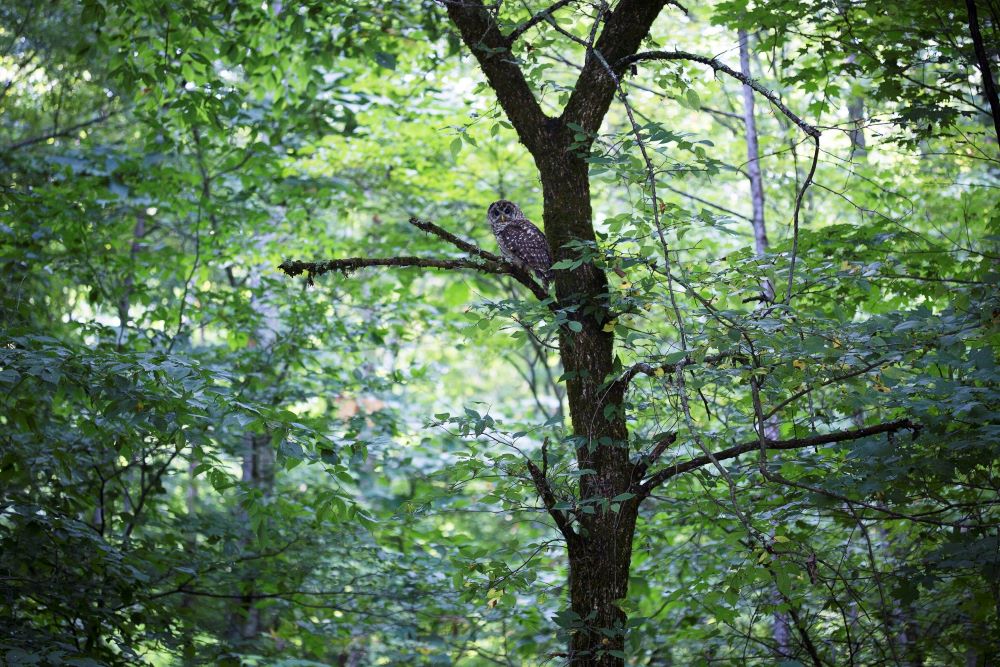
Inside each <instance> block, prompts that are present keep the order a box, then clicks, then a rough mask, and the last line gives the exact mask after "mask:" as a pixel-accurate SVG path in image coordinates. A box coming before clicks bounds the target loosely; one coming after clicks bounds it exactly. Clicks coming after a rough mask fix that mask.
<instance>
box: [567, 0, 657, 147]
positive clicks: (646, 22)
mask: <svg viewBox="0 0 1000 667" xmlns="http://www.w3.org/2000/svg"><path fill="white" fill-rule="evenodd" d="M665 4H667V3H666V2H665V1H664V0H652V1H650V0H621V2H619V3H618V6H617V7H615V9H614V11H612V12H611V13H609V14H608V15H607V20H606V22H605V24H604V30H602V31H601V36H600V37H598V38H597V43H596V44H594V46H593V48H592V49H589V50H588V52H587V58H586V60H585V61H584V65H583V70H582V71H581V72H580V76H579V77H578V78H577V80H576V84H575V85H574V86H573V92H572V94H571V95H570V97H569V101H568V102H567V103H566V108H565V109H564V110H563V114H562V120H563V122H566V123H576V124H577V125H579V126H580V127H582V128H583V129H584V131H585V132H587V133H589V134H593V133H596V132H597V131H598V130H599V129H600V127H601V122H602V121H603V120H604V115H605V114H606V113H607V112H608V108H609V107H610V106H611V100H612V99H613V98H614V95H615V89H616V87H617V84H616V82H615V80H614V79H613V78H612V77H611V76H608V72H607V71H606V70H605V67H604V63H603V62H602V60H603V61H606V62H608V63H615V62H620V61H621V60H622V59H625V58H626V57H627V56H630V55H631V54H634V53H635V52H636V50H637V49H638V48H639V44H640V43H641V42H642V39H643V38H644V37H645V36H646V35H647V34H648V33H649V29H650V27H651V26H652V25H653V21H654V20H656V17H657V16H658V15H659V13H660V10H661V9H663V6H664V5H665ZM595 52H596V53H595Z"/></svg>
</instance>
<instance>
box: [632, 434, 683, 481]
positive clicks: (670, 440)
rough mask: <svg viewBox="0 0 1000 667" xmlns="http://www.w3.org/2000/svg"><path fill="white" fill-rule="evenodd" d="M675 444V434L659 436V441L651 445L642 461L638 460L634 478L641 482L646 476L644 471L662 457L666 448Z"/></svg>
mask: <svg viewBox="0 0 1000 667" xmlns="http://www.w3.org/2000/svg"><path fill="white" fill-rule="evenodd" d="M675 442H677V434H676V433H665V434H663V435H661V436H660V439H659V440H657V441H656V444H655V445H653V449H652V450H650V452H649V454H647V455H646V456H644V457H642V459H640V460H639V463H637V464H636V466H635V473H634V478H635V479H638V480H641V479H642V476H643V475H645V474H646V471H647V470H649V469H650V468H651V467H652V465H653V464H654V463H656V462H657V461H658V460H659V459H660V457H661V456H663V452H665V451H667V447H669V446H670V445H672V444H674V443H675Z"/></svg>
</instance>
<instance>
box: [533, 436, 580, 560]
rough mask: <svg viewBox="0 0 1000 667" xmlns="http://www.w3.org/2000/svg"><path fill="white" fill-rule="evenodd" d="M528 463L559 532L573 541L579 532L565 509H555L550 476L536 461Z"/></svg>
mask: <svg viewBox="0 0 1000 667" xmlns="http://www.w3.org/2000/svg"><path fill="white" fill-rule="evenodd" d="M543 460H544V453H543ZM526 463H527V465H528V472H529V473H531V481H532V482H534V484H535V489H536V490H537V491H538V496H539V497H540V498H541V499H542V503H543V504H544V505H545V509H546V510H548V512H549V516H551V517H552V520H553V521H555V522H556V527H558V528H559V532H560V533H562V534H563V537H565V538H566V542H567V544H568V543H570V542H572V541H573V540H575V539H576V538H577V534H576V532H574V530H573V527H572V526H571V525H570V522H569V520H568V519H567V517H566V515H565V514H564V513H563V511H562V510H557V509H555V506H556V497H555V494H554V493H552V487H550V486H549V480H548V478H547V477H546V476H545V474H544V473H543V472H542V471H541V470H540V469H539V468H538V466H537V465H536V464H535V462H534V461H532V460H531V459H527V460H526ZM546 467H547V466H546Z"/></svg>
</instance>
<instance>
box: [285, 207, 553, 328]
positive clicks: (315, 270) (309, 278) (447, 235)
mask: <svg viewBox="0 0 1000 667" xmlns="http://www.w3.org/2000/svg"><path fill="white" fill-rule="evenodd" d="M410 224H411V225H413V226H414V227H417V228H418V229H421V230H423V231H425V232H427V233H428V234H433V235H435V236H437V237H439V238H441V239H444V240H445V241H447V242H448V243H450V244H452V245H453V246H455V247H456V248H458V249H460V250H462V251H463V252H466V253H468V254H470V255H473V256H474V257H475V258H477V259H437V258H434V257H405V256H404V257H346V258H344V259H327V260H320V261H316V262H303V261H301V260H296V259H286V260H285V261H284V262H282V263H281V264H279V265H278V268H279V269H281V270H282V271H284V272H285V274H286V275H289V276H292V277H295V276H299V275H302V274H303V273H304V274H306V283H307V284H310V285H311V284H312V282H313V278H315V277H316V276H321V275H323V274H324V273H329V272H330V271H340V272H341V273H343V274H344V275H345V276H346V275H348V274H351V273H354V272H355V271H357V270H358V269H364V268H367V267H372V266H395V267H402V268H406V267H417V268H425V269H442V270H446V271H455V270H471V271H479V272H481V273H492V274H496V275H508V276H511V277H512V278H514V280H516V281H517V282H519V283H521V284H522V285H524V286H525V287H527V288H528V289H529V290H531V293H532V294H534V295H535V296H536V297H537V298H538V299H539V300H540V301H545V300H547V299H550V298H551V297H550V296H549V293H548V292H547V291H546V290H545V288H544V287H542V286H541V285H540V284H539V283H538V281H536V280H535V279H534V278H532V277H531V274H530V273H528V271H527V270H526V269H525V268H524V267H522V266H519V265H517V264H515V263H513V262H511V261H508V260H507V259H505V258H503V257H500V256H499V255H494V254H493V253H491V252H487V251H485V250H483V249H482V248H480V247H479V246H477V245H475V244H472V243H469V242H468V241H464V240H462V239H460V238H459V237H457V236H455V235H454V234H452V233H451V232H449V231H447V230H445V229H442V228H441V227H438V226H437V225H435V224H434V223H433V222H430V221H427V220H420V219H418V218H416V217H411V218H410ZM549 307H550V309H554V308H555V304H554V303H550V304H549Z"/></svg>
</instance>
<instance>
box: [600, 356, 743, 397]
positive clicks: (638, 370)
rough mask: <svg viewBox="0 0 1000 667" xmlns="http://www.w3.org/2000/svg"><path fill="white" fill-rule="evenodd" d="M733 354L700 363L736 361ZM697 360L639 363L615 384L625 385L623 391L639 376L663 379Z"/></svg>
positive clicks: (711, 357)
mask: <svg viewBox="0 0 1000 667" xmlns="http://www.w3.org/2000/svg"><path fill="white" fill-rule="evenodd" d="M734 358H735V357H734V356H733V355H732V354H728V353H727V354H712V355H709V356H707V357H705V358H704V359H703V360H702V361H701V362H700V363H703V364H707V365H710V366H711V365H715V364H718V363H719V362H722V361H725V360H726V359H734ZM695 363H696V362H695V360H694V359H693V358H692V357H690V356H688V357H685V358H684V359H681V360H680V361H678V362H676V363H673V364H647V363H644V362H643V363H638V364H633V365H632V366H631V367H629V369H628V370H627V371H625V372H624V373H622V374H621V375H620V376H619V377H618V379H617V380H615V381H614V383H615V384H619V385H623V389H624V388H626V387H628V385H629V383H631V382H632V380H634V379H635V378H636V377H637V376H639V375H649V376H650V377H661V376H664V375H670V374H672V373H674V372H676V371H677V369H678V368H679V367H681V366H683V367H684V368H687V367H688V366H692V365H694V364H695Z"/></svg>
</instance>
